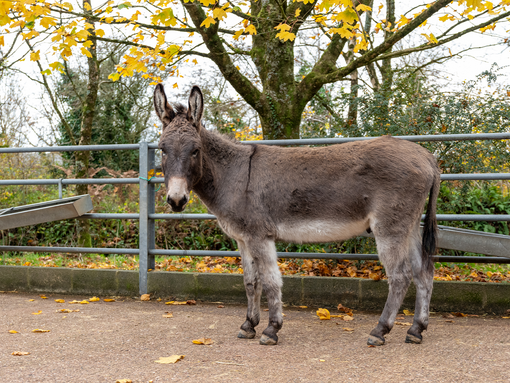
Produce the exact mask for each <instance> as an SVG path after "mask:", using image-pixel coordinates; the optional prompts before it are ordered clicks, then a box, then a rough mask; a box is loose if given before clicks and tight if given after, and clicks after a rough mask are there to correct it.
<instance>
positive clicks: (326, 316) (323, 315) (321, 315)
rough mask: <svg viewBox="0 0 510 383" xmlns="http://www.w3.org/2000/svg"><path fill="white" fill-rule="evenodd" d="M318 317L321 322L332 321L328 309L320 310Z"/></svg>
mask: <svg viewBox="0 0 510 383" xmlns="http://www.w3.org/2000/svg"><path fill="white" fill-rule="evenodd" d="M317 316H318V317H319V319H320V320H329V319H331V315H330V313H329V311H328V310H327V309H318V310H317Z"/></svg>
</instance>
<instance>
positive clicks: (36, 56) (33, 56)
mask: <svg viewBox="0 0 510 383" xmlns="http://www.w3.org/2000/svg"><path fill="white" fill-rule="evenodd" d="M40 52H41V51H37V52H31V53H30V61H39V60H40V59H41V56H40V55H39V53H40Z"/></svg>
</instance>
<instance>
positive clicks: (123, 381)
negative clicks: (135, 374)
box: [115, 379, 133, 383]
mask: <svg viewBox="0 0 510 383" xmlns="http://www.w3.org/2000/svg"><path fill="white" fill-rule="evenodd" d="M115 383H133V381H132V380H131V379H117V380H116V381H115Z"/></svg>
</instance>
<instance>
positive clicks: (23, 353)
mask: <svg viewBox="0 0 510 383" xmlns="http://www.w3.org/2000/svg"><path fill="white" fill-rule="evenodd" d="M11 355H14V356H23V355H30V353H29V352H25V351H14V352H13V353H12V354H11Z"/></svg>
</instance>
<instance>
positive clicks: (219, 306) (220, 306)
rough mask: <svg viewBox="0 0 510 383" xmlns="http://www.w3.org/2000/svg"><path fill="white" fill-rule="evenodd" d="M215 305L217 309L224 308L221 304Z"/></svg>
mask: <svg viewBox="0 0 510 383" xmlns="http://www.w3.org/2000/svg"><path fill="white" fill-rule="evenodd" d="M216 307H218V308H219V309H223V308H225V306H223V305H218V306H216Z"/></svg>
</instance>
